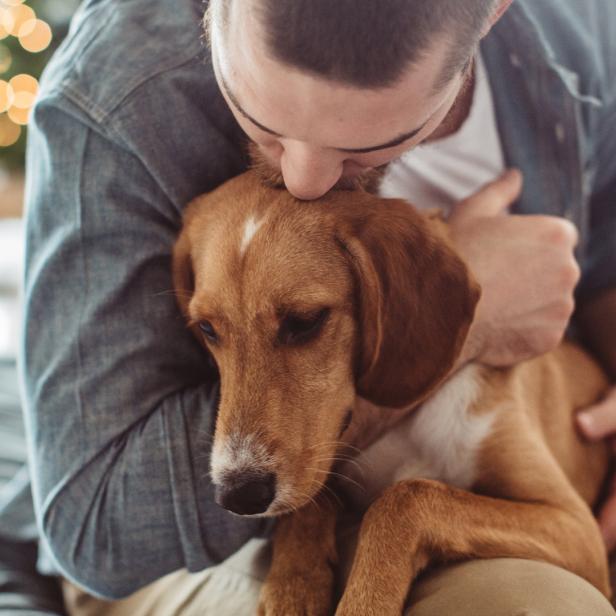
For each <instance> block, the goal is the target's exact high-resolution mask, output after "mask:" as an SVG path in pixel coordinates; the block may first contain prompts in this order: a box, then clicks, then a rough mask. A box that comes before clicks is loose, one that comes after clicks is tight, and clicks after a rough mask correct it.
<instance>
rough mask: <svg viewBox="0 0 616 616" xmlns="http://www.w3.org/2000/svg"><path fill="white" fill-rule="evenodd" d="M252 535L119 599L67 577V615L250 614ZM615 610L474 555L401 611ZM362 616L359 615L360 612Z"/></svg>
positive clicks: (542, 576)
mask: <svg viewBox="0 0 616 616" xmlns="http://www.w3.org/2000/svg"><path fill="white" fill-rule="evenodd" d="M269 558H270V553H269V549H268V547H267V543H266V542H265V541H264V540H258V539H253V540H252V541H250V542H249V543H247V544H246V545H245V546H244V547H243V548H242V549H241V550H240V551H239V552H237V553H236V554H234V555H233V556H232V557H231V558H229V559H228V560H226V561H225V562H224V563H222V564H221V565H219V566H217V567H212V568H211V569H207V570H205V571H202V572H200V573H196V574H189V573H187V572H186V571H178V572H175V573H172V574H170V575H168V576H166V577H164V578H162V579H161V580H159V581H157V582H155V583H154V584H151V585H150V586H147V587H146V588H143V589H142V590H140V591H139V592H137V593H135V594H134V595H132V596H130V597H129V598H127V599H124V600H122V601H114V602H104V601H101V600H99V599H95V598H93V597H89V596H88V595H87V594H85V593H83V592H82V591H80V590H78V589H76V588H75V587H74V586H71V585H68V584H65V588H64V591H65V598H66V601H67V608H68V613H69V615H70V616H180V615H182V616H210V615H211V616H253V615H254V614H255V612H256V607H257V603H258V597H259V591H260V587H261V584H262V581H263V579H265V575H266V573H267V569H268V566H269ZM522 614H528V615H531V614H532V615H533V616H586V615H588V616H590V615H592V616H614V615H615V614H616V612H615V611H614V609H613V608H612V607H611V606H610V604H609V602H608V601H607V600H606V599H605V597H603V595H601V593H599V591H598V590H596V589H595V588H594V587H593V586H591V585H590V584H588V582H586V581H584V580H583V579H581V578H579V577H578V576H576V575H574V574H572V573H569V572H568V571H565V570H563V569H560V568H558V567H555V566H553V565H549V564H546V563H539V562H535V561H528V560H519V559H510V558H500V559H492V560H475V561H469V562H464V563H459V564H456V565H450V566H448V567H442V568H439V569H436V570H434V571H433V572H431V573H429V574H426V575H424V576H422V577H421V578H419V580H418V581H417V582H416V584H415V585H414V588H413V591H412V593H411V596H410V597H409V603H408V609H407V612H406V616H521V615H522ZM358 616H361V615H358Z"/></svg>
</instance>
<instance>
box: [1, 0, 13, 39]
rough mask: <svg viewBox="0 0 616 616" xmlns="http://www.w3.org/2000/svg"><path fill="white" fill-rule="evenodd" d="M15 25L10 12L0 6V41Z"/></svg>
mask: <svg viewBox="0 0 616 616" xmlns="http://www.w3.org/2000/svg"><path fill="white" fill-rule="evenodd" d="M14 25H15V20H14V19H13V16H12V15H11V12H10V11H9V10H8V9H6V8H4V7H2V6H0V40H1V39H4V38H6V37H7V36H9V35H10V34H11V30H12V29H13V26H14Z"/></svg>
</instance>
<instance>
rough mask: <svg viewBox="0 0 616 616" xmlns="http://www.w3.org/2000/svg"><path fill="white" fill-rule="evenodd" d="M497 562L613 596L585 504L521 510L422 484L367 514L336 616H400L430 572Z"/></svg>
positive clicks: (386, 496) (402, 487) (389, 493)
mask: <svg viewBox="0 0 616 616" xmlns="http://www.w3.org/2000/svg"><path fill="white" fill-rule="evenodd" d="M498 557H512V558H528V559H532V560H541V561H545V562H549V563H552V564H555V565H558V566H561V567H564V568H566V569H569V570H570V571H573V572H574V573H577V574H578V575H580V576H582V577H584V578H586V579H587V580H588V581H589V582H590V583H591V584H593V585H594V586H596V587H597V588H598V589H599V590H600V591H601V592H603V593H604V594H605V595H606V596H609V595H610V587H609V580H608V570H607V559H606V555H605V549H604V547H603V542H602V540H601V536H600V534H599V530H598V527H597V525H596V522H595V521H594V519H593V517H592V513H591V512H590V510H589V509H588V508H587V507H586V506H585V505H584V503H582V502H581V501H580V506H579V507H574V508H571V507H570V506H568V507H567V508H563V507H561V506H559V505H551V504H544V503H541V502H515V501H508V500H504V499H498V498H492V497H488V496H482V495H479V494H473V493H471V492H466V491H464V490H460V489H457V488H452V487H450V486H447V485H445V484H443V483H441V482H437V481H430V480H421V479H420V480H409V481H401V482H399V483H397V484H395V485H394V486H392V487H390V488H388V489H387V490H386V491H385V492H384V493H383V495H382V496H381V497H380V498H379V499H378V500H377V501H376V502H375V503H374V504H373V505H372V506H371V508H370V509H369V510H368V512H367V514H366V516H365V517H364V521H363V523H362V527H361V531H360V536H359V544H358V549H357V553H356V555H355V560H354V563H353V568H352V571H351V575H350V578H349V582H348V585H347V587H346V590H345V593H344V595H343V597H342V600H341V602H340V604H339V606H338V610H337V611H336V614H337V616H356V615H357V614H363V615H365V616H377V615H378V616H389V615H391V616H393V615H396V616H399V615H400V614H401V613H402V609H403V605H404V602H405V599H406V596H407V594H408V591H409V588H410V585H411V583H412V581H413V580H414V579H415V578H416V577H417V575H418V574H419V572H420V571H421V570H422V569H424V568H425V567H426V566H427V565H429V564H432V563H446V562H451V561H456V560H463V559H469V558H498Z"/></svg>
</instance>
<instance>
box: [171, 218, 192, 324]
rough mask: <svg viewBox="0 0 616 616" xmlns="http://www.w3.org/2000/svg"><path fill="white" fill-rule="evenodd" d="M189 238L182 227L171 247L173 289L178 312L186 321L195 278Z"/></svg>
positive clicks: (185, 229)
mask: <svg viewBox="0 0 616 616" xmlns="http://www.w3.org/2000/svg"><path fill="white" fill-rule="evenodd" d="M190 247H191V244H190V236H189V233H188V228H187V227H184V229H183V230H182V232H181V233H180V236H179V237H178V239H177V241H176V243H175V246H174V247H173V287H174V289H175V297H176V299H177V302H178V305H179V306H180V310H181V311H182V314H183V315H184V318H186V319H188V318H189V317H188V304H189V303H190V299H191V297H192V296H193V293H194V291H195V276H194V270H193V264H192V257H191V254H190Z"/></svg>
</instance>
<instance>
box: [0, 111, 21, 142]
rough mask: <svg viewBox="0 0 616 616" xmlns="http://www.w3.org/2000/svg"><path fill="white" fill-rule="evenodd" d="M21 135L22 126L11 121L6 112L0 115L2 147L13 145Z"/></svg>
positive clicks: (0, 140)
mask: <svg viewBox="0 0 616 616" xmlns="http://www.w3.org/2000/svg"><path fill="white" fill-rule="evenodd" d="M20 135H21V126H18V125H17V124H15V123H14V122H11V120H10V119H9V118H8V116H7V115H6V114H2V115H0V148H8V147H9V146H12V145H13V144H14V143H16V142H17V140H18V139H19V136H20Z"/></svg>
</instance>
